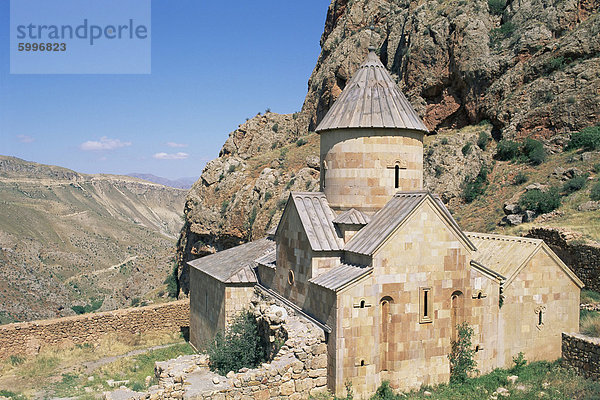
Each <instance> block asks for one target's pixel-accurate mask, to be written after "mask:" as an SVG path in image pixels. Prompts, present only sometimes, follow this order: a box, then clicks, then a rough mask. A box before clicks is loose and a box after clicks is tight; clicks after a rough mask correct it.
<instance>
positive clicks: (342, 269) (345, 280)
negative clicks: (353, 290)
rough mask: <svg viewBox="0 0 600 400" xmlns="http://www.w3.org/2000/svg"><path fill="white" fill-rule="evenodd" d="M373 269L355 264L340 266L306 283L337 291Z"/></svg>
mask: <svg viewBox="0 0 600 400" xmlns="http://www.w3.org/2000/svg"><path fill="white" fill-rule="evenodd" d="M371 271H373V267H367V266H364V265H356V264H341V265H339V266H337V267H335V268H332V269H330V270H328V271H326V272H325V273H322V274H321V275H319V276H316V277H314V278H312V279H309V280H308V281H309V282H311V283H314V284H315V285H317V286H321V287H323V288H325V289H329V290H333V291H337V290H339V289H341V288H343V287H345V286H346V285H348V284H350V283H352V282H354V281H356V280H357V279H359V278H361V277H363V276H365V275H367V274H369V273H370V272H371Z"/></svg>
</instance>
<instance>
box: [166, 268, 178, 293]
mask: <svg viewBox="0 0 600 400" xmlns="http://www.w3.org/2000/svg"><path fill="white" fill-rule="evenodd" d="M178 274H179V270H178V268H177V264H174V265H173V269H171V273H170V274H169V276H167V279H165V281H164V282H163V283H166V284H167V293H168V294H169V297H173V298H176V297H177V295H178V294H179V281H178V279H177V276H178Z"/></svg>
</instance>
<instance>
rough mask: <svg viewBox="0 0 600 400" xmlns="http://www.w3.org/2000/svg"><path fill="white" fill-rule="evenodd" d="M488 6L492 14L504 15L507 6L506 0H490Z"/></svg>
mask: <svg viewBox="0 0 600 400" xmlns="http://www.w3.org/2000/svg"><path fill="white" fill-rule="evenodd" d="M488 7H489V8H490V14H493V15H502V13H503V12H504V8H505V7H506V0H488Z"/></svg>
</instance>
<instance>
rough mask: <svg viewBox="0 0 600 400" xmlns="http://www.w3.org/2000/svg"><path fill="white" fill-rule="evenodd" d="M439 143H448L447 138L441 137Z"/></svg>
mask: <svg viewBox="0 0 600 400" xmlns="http://www.w3.org/2000/svg"><path fill="white" fill-rule="evenodd" d="M440 143H441V144H448V138H446V137H444V138H442V140H440Z"/></svg>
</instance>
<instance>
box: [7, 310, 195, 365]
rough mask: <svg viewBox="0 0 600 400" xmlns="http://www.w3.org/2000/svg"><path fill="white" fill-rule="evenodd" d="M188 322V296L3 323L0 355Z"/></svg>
mask: <svg viewBox="0 0 600 400" xmlns="http://www.w3.org/2000/svg"><path fill="white" fill-rule="evenodd" d="M189 325H190V303H189V300H180V301H174V302H170V303H164V304H157V305H151V306H145V307H137V308H127V309H121V310H115V311H106V312H101V313H92V314H83V315H77V316H73V317H64V318H56V319H47V320H40V321H31V322H18V323H14V324H7V325H0V359H3V358H7V357H9V356H11V355H35V354H37V353H38V352H39V351H40V350H42V349H44V348H49V347H58V348H66V347H72V346H74V345H76V344H83V343H90V344H96V343H98V342H99V341H100V340H101V339H102V338H103V337H105V336H106V335H108V334H126V333H127V334H135V333H142V332H149V331H153V332H156V331H165V332H179V331H181V330H182V329H185V328H188V327H189Z"/></svg>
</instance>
